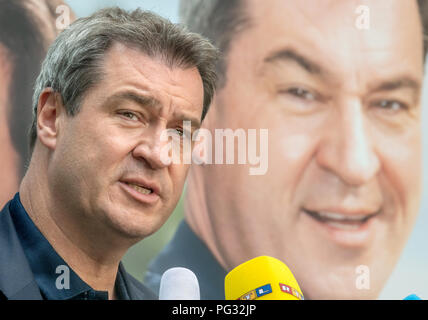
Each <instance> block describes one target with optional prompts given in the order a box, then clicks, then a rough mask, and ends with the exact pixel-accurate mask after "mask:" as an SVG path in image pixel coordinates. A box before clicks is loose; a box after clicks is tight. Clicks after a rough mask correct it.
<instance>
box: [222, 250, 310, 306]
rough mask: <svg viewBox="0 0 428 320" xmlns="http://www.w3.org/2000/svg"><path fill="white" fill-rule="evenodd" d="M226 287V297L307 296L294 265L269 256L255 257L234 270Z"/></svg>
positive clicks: (289, 297) (272, 298)
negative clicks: (301, 287)
mask: <svg viewBox="0 0 428 320" xmlns="http://www.w3.org/2000/svg"><path fill="white" fill-rule="evenodd" d="M224 290H225V297H226V300H304V297H303V294H302V290H300V287H299V285H298V284H297V281H296V279H295V278H294V276H293V274H292V273H291V271H290V269H289V268H288V267H287V266H286V265H285V264H284V263H283V262H281V261H280V260H278V259H275V258H272V257H268V256H260V257H257V258H254V259H251V260H249V261H247V262H244V263H242V264H240V265H239V266H237V267H236V268H235V269H233V270H232V271H230V272H229V273H228V274H227V275H226V278H225V279H224Z"/></svg>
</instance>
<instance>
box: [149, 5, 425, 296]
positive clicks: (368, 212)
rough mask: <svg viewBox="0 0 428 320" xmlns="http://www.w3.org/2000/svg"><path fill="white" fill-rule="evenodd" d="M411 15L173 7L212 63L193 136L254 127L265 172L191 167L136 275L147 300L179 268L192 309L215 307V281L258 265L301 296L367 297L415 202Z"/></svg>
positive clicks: (347, 9)
mask: <svg viewBox="0 0 428 320" xmlns="http://www.w3.org/2000/svg"><path fill="white" fill-rule="evenodd" d="M418 4H419V8H418ZM361 5H362V6H363V7H360V6H361ZM422 5H424V3H423V1H420V2H419V3H418V2H417V1H400V0H397V1H396V0H393V1H379V0H376V1H341V0H329V1H309V0H308V1H284V0H272V1H257V0H246V1H227V2H226V1H215V0H213V1H205V0H204V1H197V0H195V1H183V2H182V6H181V13H182V17H183V19H184V21H185V22H186V23H187V24H188V26H189V27H190V29H191V30H194V31H198V32H201V33H202V34H203V35H205V36H208V37H209V38H211V39H212V40H213V41H214V43H215V44H216V45H217V46H218V47H219V48H220V49H221V50H222V53H223V60H221V61H220V63H219V66H218V70H219V85H218V90H217V92H216V96H215V98H214V102H213V106H214V110H215V111H213V112H212V113H211V114H210V115H209V116H208V117H207V119H206V121H205V122H204V127H206V128H207V129H209V130H211V131H214V130H215V129H216V128H231V129H232V130H236V129H238V128H243V129H244V130H246V129H249V128H256V129H260V128H265V129H268V130H269V148H268V150H269V153H268V155H269V166H268V171H267V172H266V174H264V175H260V176H254V175H249V174H248V172H249V170H248V169H249V165H248V164H247V165H240V164H234V165H231V164H230V165H227V166H224V165H209V164H207V165H204V166H194V167H193V168H192V170H191V172H190V174H189V179H188V188H187V195H186V201H185V222H184V223H182V224H181V225H180V226H179V228H178V231H177V233H176V235H175V237H174V238H173V239H172V241H171V243H170V244H169V245H168V246H167V247H166V248H165V249H164V251H163V252H162V253H161V254H160V255H159V256H158V257H157V258H156V259H155V260H154V261H153V262H152V264H151V265H150V267H149V271H148V273H147V275H146V281H147V283H148V284H149V285H150V286H151V287H152V288H154V290H156V287H157V285H158V283H159V279H160V276H161V275H162V273H163V272H164V271H165V270H166V269H168V268H170V267H173V266H183V267H187V268H190V269H192V270H193V271H194V272H195V274H196V276H197V277H198V278H199V284H200V288H201V298H202V299H224V288H223V284H224V276H225V275H226V273H227V272H228V271H230V270H231V269H233V268H234V267H236V266H237V265H239V264H241V263H243V262H245V261H247V260H250V259H252V258H254V257H257V256H260V255H270V256H273V257H275V258H278V259H280V260H282V261H283V262H284V263H286V264H287V265H288V266H289V267H290V269H291V270H292V272H293V274H294V275H295V277H296V279H297V281H298V283H299V285H300V287H301V289H302V291H303V294H304V295H305V298H307V299H354V298H366V299H373V298H376V297H377V296H378V294H379V292H380V290H381V289H382V287H383V286H384V284H385V282H386V280H387V278H388V276H389V275H390V273H391V271H392V269H393V267H394V265H395V264H396V262H397V260H398V258H399V255H400V252H401V251H402V248H403V246H404V244H405V242H406V239H407V238H408V236H409V234H410V232H411V230H412V226H413V224H414V221H415V218H416V216H417V212H418V206H419V200H420V194H421V121H420V120H421V105H420V93H421V84H422V79H423V56H424V55H423V36H422V25H421V18H420V12H422V13H424V12H425V14H426V11H425V10H426V7H425V9H424V8H423V7H422ZM425 5H426V4H425ZM418 9H419V10H418ZM367 20H369V21H367ZM367 27H368V28H367ZM235 146H236V144H235ZM361 270H362V271H361ZM361 272H364V274H361ZM359 276H362V277H363V282H364V279H365V280H366V282H367V281H369V283H362V284H361V281H359V280H361V278H358V277H359ZM367 287H368V288H367Z"/></svg>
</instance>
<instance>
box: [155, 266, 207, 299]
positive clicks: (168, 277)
mask: <svg viewBox="0 0 428 320" xmlns="http://www.w3.org/2000/svg"><path fill="white" fill-rule="evenodd" d="M200 299H201V295H200V292H199V282H198V278H196V276H195V274H194V273H193V272H192V271H191V270H189V269H186V268H171V269H168V270H166V271H165V272H164V274H163V275H162V278H161V281H160V288H159V300H200Z"/></svg>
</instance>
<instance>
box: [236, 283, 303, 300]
mask: <svg viewBox="0 0 428 320" xmlns="http://www.w3.org/2000/svg"><path fill="white" fill-rule="evenodd" d="M279 288H280V289H281V291H282V292H284V293H287V294H290V295H292V296H294V297H296V298H297V299H299V300H305V297H304V296H303V294H301V293H300V292H299V291H298V290H296V289H294V288H292V287H290V286H288V285H286V284H283V283H279ZM269 293H272V286H271V285H270V283H268V284H265V285H264V286H261V287H258V288H256V289H254V290H251V291H249V292H247V293H246V294H244V295H242V296H240V297H239V298H238V299H236V300H256V299H257V298H260V297H262V296H265V295H267V294H269Z"/></svg>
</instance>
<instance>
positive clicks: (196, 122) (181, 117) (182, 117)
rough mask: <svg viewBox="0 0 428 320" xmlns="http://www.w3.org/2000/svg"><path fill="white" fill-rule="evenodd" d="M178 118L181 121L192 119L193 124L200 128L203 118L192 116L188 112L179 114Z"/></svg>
mask: <svg viewBox="0 0 428 320" xmlns="http://www.w3.org/2000/svg"><path fill="white" fill-rule="evenodd" d="M177 118H178V120H179V121H182V122H183V121H190V122H191V126H192V127H194V128H196V129H199V128H200V127H201V124H202V123H201V120H200V119H198V118H196V117H192V116H188V115H186V114H179V115H177Z"/></svg>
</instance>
